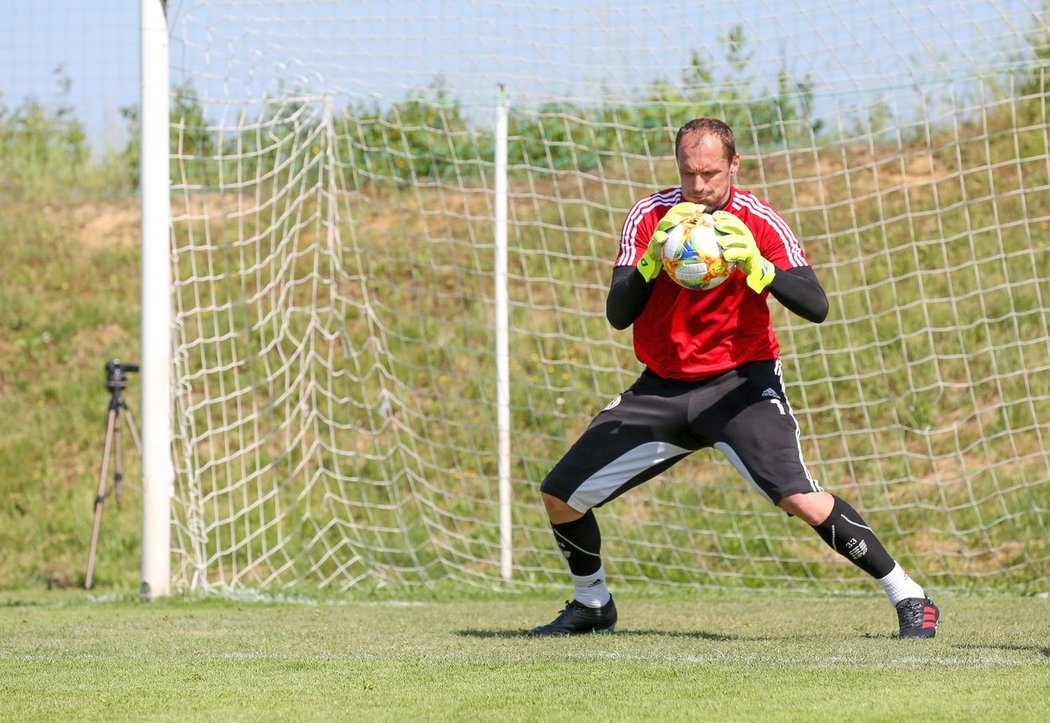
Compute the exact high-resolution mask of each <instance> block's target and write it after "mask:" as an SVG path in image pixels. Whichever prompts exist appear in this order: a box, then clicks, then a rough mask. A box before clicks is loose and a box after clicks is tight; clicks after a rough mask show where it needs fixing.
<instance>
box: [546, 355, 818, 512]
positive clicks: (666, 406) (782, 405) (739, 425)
mask: <svg viewBox="0 0 1050 723" xmlns="http://www.w3.org/2000/svg"><path fill="white" fill-rule="evenodd" d="M705 447H714V448H715V449H717V450H719V451H720V452H722V453H723V454H724V455H725V456H726V458H728V459H729V461H730V462H732V463H733V466H734V467H736V468H737V470H738V471H739V472H740V474H742V475H743V476H744V478H745V479H746V480H748V481H749V482H751V483H752V484H753V485H754V486H755V487H757V488H758V490H759V491H760V492H762V494H763V495H765V496H766V497H767V498H768V499H769V500H770V501H771V502H773V503H774V504H776V503H777V502H779V501H780V500H781V499H783V498H784V497H787V496H788V495H792V494H795V493H798V492H819V491H821V487H820V485H819V484H817V482H816V480H814V479H813V478H812V477H811V476H810V474H809V471H808V470H807V469H806V465H805V462H804V461H803V459H802V447H801V446H800V444H799V428H798V423H797V422H796V421H795V417H794V415H793V414H792V413H791V407H790V406H789V405H788V403H787V397H786V396H785V395H784V386H783V382H782V380H781V376H780V360H779V359H778V360H770V361H758V362H750V363H748V364H744V365H742V366H740V367H737V368H736V369H733V370H731V371H728V372H725V373H724V374H720V375H719V376H717V377H713V378H711V379H706V380H704V381H702V382H681V381H675V380H671V379H663V378H661V377H658V376H657V375H656V374H653V373H652V372H650V371H648V370H646V371H645V372H643V373H642V375H641V376H640V377H639V378H638V380H637V381H636V382H635V383H634V384H633V385H632V386H631V388H630V389H628V390H627V391H625V392H624V393H623V394H620V395H618V396H617V397H616V398H615V399H613V400H612V401H611V402H609V404H608V406H606V407H605V409H603V410H602V411H601V412H599V413H598V416H596V417H595V418H594V420H593V421H592V422H591V424H590V426H589V427H587V430H586V431H585V432H584V433H583V435H582V436H581V437H580V438H579V439H578V440H577V441H576V443H575V444H573V446H572V447H571V448H570V449H569V451H568V452H567V453H566V454H565V456H564V457H563V458H562V459H561V461H559V462H558V463H557V464H556V465H555V466H554V469H552V470H551V471H550V473H549V474H548V475H547V477H546V479H544V480H543V484H542V486H541V487H540V489H541V490H542V491H543V492H546V493H547V494H549V495H552V496H554V497H557V498H558V499H560V500H562V501H564V502H566V503H567V504H568V505H569V506H570V507H572V508H573V509H574V510H576V511H578V512H586V511H587V510H589V509H590V508H592V507H599V506H601V505H603V504H605V503H606V502H608V501H609V500H612V499H615V498H617V497H619V496H620V495H622V494H623V493H624V492H626V491H627V490H629V489H631V488H632V487H637V486H638V485H640V484H642V483H643V482H646V481H648V480H650V479H652V478H653V477H655V476H656V475H658V474H659V473H660V472H663V471H664V470H666V469H667V468H669V467H671V466H672V465H673V464H674V463H675V462H678V461H679V460H681V459H684V458H685V457H686V456H688V455H689V454H691V453H693V452H695V451H696V450H698V449H703V448H705Z"/></svg>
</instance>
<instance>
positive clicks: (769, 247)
mask: <svg viewBox="0 0 1050 723" xmlns="http://www.w3.org/2000/svg"><path fill="white" fill-rule="evenodd" d="M730 205H731V206H732V207H733V208H732V210H733V212H734V213H735V214H736V215H737V216H739V217H740V218H741V219H742V220H743V221H744V223H746V224H747V227H748V228H749V229H751V233H753V234H754V235H755V243H756V244H757V245H758V250H759V251H760V252H761V253H762V255H763V256H765V257H766V258H767V259H769V260H770V261H772V262H773V264H774V265H775V266H776V267H777V268H780V269H794V268H797V267H799V266H809V260H808V259H806V254H805V252H804V251H803V250H802V244H800V243H799V241H798V239H797V238H796V237H795V233H794V232H793V231H792V230H791V227H790V226H789V225H788V223H787V221H785V220H784V218H783V217H782V216H781V215H780V214H779V213H777V211H776V209H774V208H773V207H772V206H770V205H769V204H768V203H766V202H765V201H763V200H762V199H760V198H758V197H757V196H755V195H753V194H751V193H748V192H741V191H738V192H736V193H734V194H733V200H732V202H731V204H730Z"/></svg>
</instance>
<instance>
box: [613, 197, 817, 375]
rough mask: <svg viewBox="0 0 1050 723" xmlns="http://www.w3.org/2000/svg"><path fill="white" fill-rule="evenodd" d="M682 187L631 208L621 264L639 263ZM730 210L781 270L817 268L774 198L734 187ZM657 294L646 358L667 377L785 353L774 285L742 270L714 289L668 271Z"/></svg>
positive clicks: (643, 349)
mask: <svg viewBox="0 0 1050 723" xmlns="http://www.w3.org/2000/svg"><path fill="white" fill-rule="evenodd" d="M681 202H682V190H681V188H668V189H665V190H662V191H658V192H656V193H653V194H651V195H649V196H646V197H644V198H642V199H640V200H639V201H638V202H637V203H635V204H634V206H633V207H632V208H631V210H630V212H629V213H628V214H627V219H626V221H625V222H624V225H623V233H622V234H621V237H620V251H619V254H618V255H617V257H616V266H636V265H637V264H638V260H639V259H640V258H641V257H642V255H643V254H644V253H645V249H646V247H647V246H648V245H649V239H650V238H652V235H653V232H654V231H655V230H656V224H657V223H658V222H659V221H660V219H661V218H663V216H664V214H666V213H667V211H668V210H669V209H670V208H671V207H672V206H674V205H675V204H678V203H681ZM724 210H726V211H729V212H730V213H732V214H733V215H734V216H736V217H737V218H739V219H740V220H741V221H743V222H744V223H745V224H746V225H747V227H748V228H749V229H750V230H751V233H752V234H754V236H755V242H756V244H757V245H758V250H759V251H760V252H761V254H762V255H763V256H764V257H765V258H767V259H769V261H771V262H772V263H773V264H774V265H775V266H776V267H777V268H778V269H791V268H796V267H799V266H809V261H808V260H807V259H806V256H805V254H804V253H803V251H802V245H801V244H800V243H799V242H798V239H797V238H795V234H794V233H793V232H792V231H791V228H790V227H789V226H788V224H787V222H786V221H784V219H783V218H782V217H781V216H780V214H779V213H777V212H776V210H774V209H773V207H772V206H770V205H769V204H768V203H767V202H766V201H764V200H762V199H760V198H758V197H757V196H755V195H754V194H753V193H751V192H749V191H743V190H741V189H738V188H735V187H731V188H730V192H729V201H728V203H726V205H725V207H724ZM653 283H654V284H655V286H654V287H653V291H652V295H651V296H650V297H649V301H648V303H647V304H646V306H645V309H644V310H643V311H642V313H641V315H639V316H638V318H637V319H635V321H634V325H633V330H634V351H635V354H636V355H637V357H638V360H639V361H641V362H642V363H643V364H645V365H646V366H647V367H648V368H649V369H651V370H652V371H653V372H655V373H656V374H658V375H660V376H661V377H664V378H667V379H682V380H699V379H705V378H707V377H710V376H713V375H715V374H720V373H722V372H724V371H727V370H729V369H733V368H735V367H738V366H740V365H741V364H745V363H747V362H751V361H760V360H768V359H775V358H777V356H778V354H779V352H780V345H779V344H778V343H777V338H776V335H775V334H774V333H773V322H772V319H771V318H770V314H769V308H768V306H767V305H766V297H767V296H768V295H769V292H768V290H767V291H763V292H762V293H761V294H756V293H754V292H753V291H751V289H749V288H748V286H747V282H746V280H745V277H744V274H743V273H741V272H740V271H739V270H736V271H734V272H733V273H732V274H730V276H729V278H728V279H726V280H725V281H724V282H723V283H722V284H720V285H719V286H716V287H715V288H713V289H709V290H707V291H696V290H691V289H686V288H684V287H682V286H679V285H678V284H676V283H675V282H674V281H672V280H671V278H670V277H669V276H668V275H667V274H666V273H663V272H661V273H660V274H658V275H657V277H656V280H655V281H654V282H653Z"/></svg>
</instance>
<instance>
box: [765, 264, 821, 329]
mask: <svg viewBox="0 0 1050 723" xmlns="http://www.w3.org/2000/svg"><path fill="white" fill-rule="evenodd" d="M768 288H769V293H771V294H772V295H773V297H774V298H775V299H776V300H777V301H779V302H780V303H781V304H783V305H784V306H785V307H786V308H787V309H788V310H789V311H792V312H794V313H796V314H798V315H799V316H801V317H802V318H803V319H806V320H808V321H814V322H816V323H818V324H819V323H821V322H822V321H824V320H825V319H826V318H828V296H827V294H825V293H824V288H823V287H822V286H821V285H820V281H818V280H817V275H816V273H814V271H813V269H812V268H810V267H809V266H798V267H796V268H793V269H787V270H779V269H778V270H777V275H776V276H775V277H774V278H773V282H772V283H771V284H770V285H769V287H768Z"/></svg>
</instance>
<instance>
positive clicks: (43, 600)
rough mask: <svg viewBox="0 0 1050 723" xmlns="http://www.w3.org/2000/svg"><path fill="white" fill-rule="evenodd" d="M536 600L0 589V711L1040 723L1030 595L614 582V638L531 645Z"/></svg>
mask: <svg viewBox="0 0 1050 723" xmlns="http://www.w3.org/2000/svg"><path fill="white" fill-rule="evenodd" d="M558 602H559V598H557V597H556V596H549V595H548V596H543V597H538V596H534V595H530V596H528V597H520V596H515V597H509V596H499V595H496V594H487V593H482V594H480V595H479V594H477V593H472V594H471V597H469V598H464V597H462V596H454V595H449V596H437V597H433V598H431V599H429V600H428V601H425V602H418V601H415V602H404V601H399V600H396V599H384V600H377V599H363V598H353V597H350V598H347V599H342V598H340V599H336V598H330V599H327V600H321V601H318V600H278V601H265V602H258V601H251V602H248V601H231V600H219V599H207V600H196V601H188V600H184V599H177V598H176V599H170V600H165V601H160V602H155V603H152V604H143V603H139V602H137V601H136V600H134V599H132V598H131V597H120V596H116V595H111V596H108V597H96V596H92V595H89V594H86V593H77V592H72V591H62V592H56V593H46V594H45V593H10V592H8V593H2V594H0V719H3V720H12V721H14V720H18V721H27V720H90V719H99V720H170V719H197V720H202V719H203V720H228V721H229V720H415V719H428V720H714V719H721V720H763V721H766V720H807V721H812V720H832V719H835V720H842V719H847V720H865V721H869V720H894V721H899V720H921V721H931V720H989V721H1004V720H1020V721H1024V720H1031V721H1036V720H1046V719H1047V717H1048V716H1050V702H1048V701H1050V600H1048V599H1045V598H1034V597H1028V598H1015V597H995V598H976V597H960V598H947V599H940V600H939V601H938V602H939V603H940V605H941V607H942V609H943V619H942V625H941V630H940V632H939V634H938V636H937V638H935V639H934V640H927V641H911V640H909V641H902V640H897V639H895V638H893V637H892V635H893V633H894V631H895V619H894V615H893V612H892V610H891V609H890V608H889V607H888V604H887V603H886V601H885V599H884V598H881V597H875V596H870V597H863V598H846V597H837V598H830V597H812V596H810V597H803V596H796V595H787V594H770V593H750V594H748V593H741V592H737V593H707V592H691V593H678V594H676V595H675V596H674V597H667V596H662V597H653V596H640V595H638V594H631V593H628V594H625V595H622V596H619V597H618V604H619V607H620V613H621V615H620V627H619V629H618V631H617V633H616V634H615V635H611V636H585V637H576V638H562V639H541V640H533V639H529V638H526V637H524V636H523V633H524V631H525V630H526V629H527V628H528V627H530V626H532V625H534V624H536V623H538V622H546V621H547V619H549V618H551V617H553V615H554V614H555V613H556V612H557V610H558V607H559V605H558Z"/></svg>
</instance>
